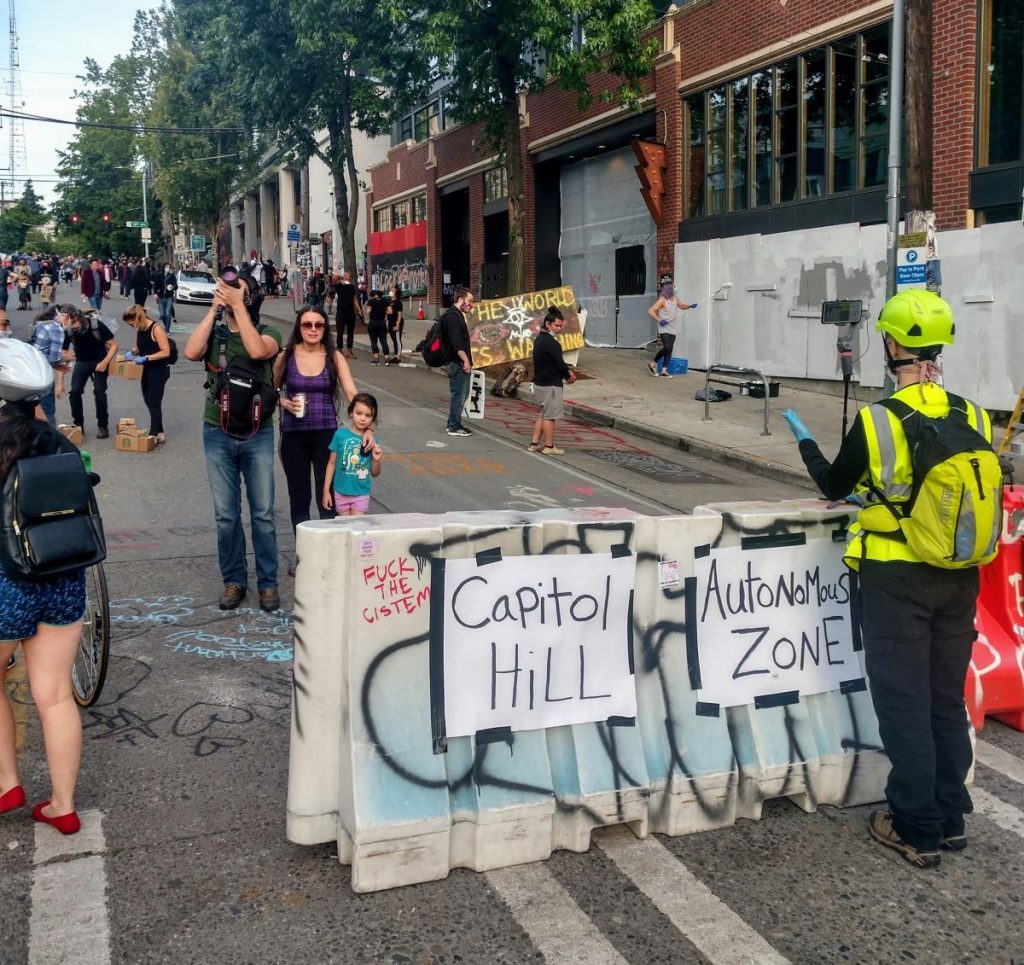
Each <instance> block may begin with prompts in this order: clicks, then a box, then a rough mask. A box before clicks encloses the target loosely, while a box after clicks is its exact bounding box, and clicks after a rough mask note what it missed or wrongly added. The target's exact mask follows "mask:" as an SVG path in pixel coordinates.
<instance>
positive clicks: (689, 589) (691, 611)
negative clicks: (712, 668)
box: [683, 576, 700, 690]
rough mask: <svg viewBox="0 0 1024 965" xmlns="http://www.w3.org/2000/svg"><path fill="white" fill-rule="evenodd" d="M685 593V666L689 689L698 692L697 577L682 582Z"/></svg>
mask: <svg viewBox="0 0 1024 965" xmlns="http://www.w3.org/2000/svg"><path fill="white" fill-rule="evenodd" d="M683 587H684V589H685V591H686V607H685V611H684V612H685V614H686V616H685V619H686V665H687V667H688V668H689V671H690V688H691V689H692V690H700V650H698V649H697V577H695V576H688V577H687V578H686V579H685V580H684V581H683Z"/></svg>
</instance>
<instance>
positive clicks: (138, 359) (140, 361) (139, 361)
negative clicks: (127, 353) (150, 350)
mask: <svg viewBox="0 0 1024 965" xmlns="http://www.w3.org/2000/svg"><path fill="white" fill-rule="evenodd" d="M132 361H133V362H134V363H135V364H136V365H145V364H146V362H147V361H148V359H147V358H146V356H145V355H136V356H135V357H134V358H133V359H132Z"/></svg>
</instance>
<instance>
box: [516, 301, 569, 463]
mask: <svg viewBox="0 0 1024 965" xmlns="http://www.w3.org/2000/svg"><path fill="white" fill-rule="evenodd" d="M563 328H565V318H564V317H563V316H562V313H561V311H560V310H559V309H557V308H553V307H552V308H549V309H548V311H547V314H546V315H545V316H544V327H543V328H542V329H541V330H540V331H539V332H538V333H537V337H536V338H535V339H534V340H533V395H534V398H535V399H536V400H537V402H538V403H539V404H540V415H539V416H537V421H536V422H534V424H533V436H532V437H531V439H530V444H529V445H528V446H527V447H526V448H527V449H528V450H529V451H530V452H537V451H540V452H542V453H543V454H544V455H545V456H564V455H565V450H564V449H559V448H558V447H557V446H556V445H555V421H556V420H557V419H561V418H562V384H563V383H568V384H569V385H572V383H573V382H575V381H576V373H575V372H574V371H573V370H572V369H570V368H569V366H568V365H566V364H565V359H564V358H562V346H561V345H559V344H558V339H556V338H555V336H556V335H557V334H558V333H559V332H561V331H562V329H563Z"/></svg>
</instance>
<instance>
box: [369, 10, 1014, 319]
mask: <svg viewBox="0 0 1024 965" xmlns="http://www.w3.org/2000/svg"><path fill="white" fill-rule="evenodd" d="M932 7H933V63H932V64H931V71H930V73H931V77H932V82H933V97H934V111H933V137H934V145H935V147H934V155H933V177H934V206H935V209H936V213H937V219H938V226H939V228H940V229H952V228H964V227H973V226H974V225H975V223H982V222H984V221H985V220H1007V218H1008V214H1009V213H1012V212H1011V209H1010V207H1009V205H1010V203H1011V201H1013V199H1014V191H1016V194H1015V199H1016V202H1017V203H1018V204H1019V201H1020V196H1021V191H1020V187H1021V186H1024V157H1020V158H1017V159H1016V161H1013V160H1011V162H1010V163H1008V164H1007V163H1005V162H1003V163H1001V164H998V165H991V166H985V165H983V164H982V163H980V161H979V146H978V141H979V137H981V134H980V127H981V122H980V121H979V116H980V114H979V111H980V110H981V108H980V107H979V101H980V100H981V99H982V98H983V97H986V96H987V97H989V98H991V97H993V96H995V95H993V94H992V93H991V92H989V93H988V94H986V93H985V90H986V89H985V88H984V86H983V85H982V84H981V83H980V82H979V73H980V72H979V49H980V50H981V56H982V57H983V58H986V57H988V54H987V50H988V48H986V47H985V43H986V40H985V38H986V36H987V35H988V34H990V33H991V32H992V28H991V22H992V21H991V18H993V17H996V18H999V17H1004V18H1005V17H1011V18H1012V16H1013V15H1014V14H1015V11H1016V8H1017V7H1022V8H1024V0H981V3H980V4H979V3H978V2H977V0H933V4H932ZM1022 12H1024V9H1022ZM891 18H892V3H891V0H871V2H865V0H827V2H817V3H806V2H800V0H788V2H787V0H745V2H744V3H735V2H734V0H693V2H690V3H687V4H685V5H682V6H680V7H679V9H678V10H673V11H671V12H670V13H668V14H667V15H666V16H665V17H664V18H662V19H661V20H660V21H658V23H657V24H654V25H652V27H651V35H652V36H653V37H655V38H657V39H658V41H659V43H660V45H661V53H660V55H659V56H658V58H657V60H656V62H655V64H654V67H653V69H652V71H651V72H650V74H649V75H648V77H647V79H646V82H645V86H644V92H643V97H642V100H641V107H640V109H639V111H636V112H633V113H628V112H626V111H625V110H623V109H622V108H620V107H617V106H615V101H614V100H613V101H611V102H603V101H602V100H601V99H600V97H598V98H596V99H595V101H594V104H593V106H592V107H590V108H589V109H588V110H585V111H582V112H581V111H579V110H578V108H577V101H576V95H574V94H571V93H568V92H565V91H563V90H561V89H560V88H559V87H558V85H557V84H556V83H549V84H548V85H547V86H546V87H545V88H544V89H543V90H542V91H540V92H539V93H536V94H532V95H530V96H528V97H524V98H523V105H522V125H521V129H520V138H521V146H522V152H523V157H524V164H525V172H524V173H525V192H526V194H525V207H526V212H527V218H526V263H527V264H526V274H527V289H528V290H531V289H535V288H543V287H547V286H550V285H555V284H559V283H561V282H562V281H563V276H564V274H565V261H566V257H567V251H568V249H569V248H570V247H571V245H567V242H566V237H567V236H566V230H567V227H566V226H567V222H568V221H569V220H571V219H572V218H573V217H579V218H583V223H584V224H585V225H586V226H587V227H588V230H590V236H591V237H594V236H595V231H594V230H593V226H594V225H595V224H596V223H597V220H596V217H595V218H591V219H590V221H589V222H588V221H587V220H586V219H587V214H586V210H585V209H586V206H587V205H592V204H596V203H598V202H600V201H601V200H602V199H601V197H600V196H601V194H602V186H603V185H610V184H612V183H614V184H615V185H616V186H617V190H625V189H626V188H625V186H626V184H627V181H625V180H623V179H622V176H621V170H622V167H623V163H624V159H625V155H624V154H622V153H620V154H618V155H616V154H615V152H617V151H618V152H622V151H623V150H624V149H625V148H627V147H628V146H629V143H630V140H631V138H633V137H641V138H647V139H656V140H658V141H660V142H662V143H664V144H665V145H666V149H667V180H666V196H665V198H664V211H665V217H664V219H663V223H662V224H661V225H660V226H655V225H654V224H653V221H652V222H650V226H649V228H650V232H649V233H650V239H649V240H643V239H642V241H643V244H645V245H648V247H647V248H646V249H645V250H646V252H647V257H646V260H645V261H644V265H645V270H646V278H647V282H646V284H647V287H648V289H649V290H653V287H652V285H653V282H652V281H651V279H652V278H654V277H655V275H656V273H658V272H660V271H662V270H666V269H668V270H671V267H672V265H673V251H674V248H675V245H676V244H677V243H679V242H681V241H695V240H702V239H709V238H715V237H725V236H730V235H742V234H758V233H760V234H769V233H772V232H776V231H787V230H794V229H801V228H813V227H820V226H823V225H830V224H843V223H851V222H859V223H862V224H870V223H878V222H881V221H884V219H885V206H884V193H885V177H884V167H885V155H886V139H885V127H886V125H887V114H886V112H887V103H886V97H887V93H888V86H887V85H888V76H887V69H888V67H887V65H888V62H889V56H888V53H887V51H888V46H887V45H888V42H889V33H890V28H891ZM1000 22H1001V21H1000ZM986 31H987V32H988V33H986ZM995 56H996V55H995V54H993V55H992V58H990V59H994V58H995ZM999 56H1009V58H1010V60H1011V61H1013V56H1015V55H1014V54H1013V51H1012V50H1011V52H1010V54H1009V55H1006V54H1005V53H1000V54H999ZM914 69H916V67H915V68H914ZM618 83H619V82H618V80H617V79H616V78H615V77H614V76H611V75H596V76H595V77H593V78H592V90H593V91H594V92H595V93H596V94H600V93H601V92H602V91H611V92H614V91H615V90H616V89H617V87H618ZM1000 103H1002V102H1000ZM414 130H415V131H416V136H420V134H419V125H416V126H415V127H414V125H412V124H411V123H410V124H407V125H406V126H405V127H404V128H402V131H403V132H406V133H411V132H413V131H414ZM794 132H795V133H794ZM424 134H425V136H424V139H423V140H420V141H418V142H417V141H416V140H414V139H412V138H410V139H407V140H402V141H400V142H399V143H396V144H395V146H394V147H392V149H391V151H390V152H389V153H388V156H387V159H386V161H384V162H383V163H381V164H378V165H376V166H375V167H373V168H372V169H371V170H370V179H371V182H372V184H371V185H370V189H369V190H368V192H367V199H366V200H367V217H368V221H369V225H370V230H371V231H374V230H377V229H378V228H381V229H385V230H394V228H395V227H397V225H393V224H392V219H393V218H395V219H399V220H401V219H403V218H405V217H407V216H408V215H407V214H405V213H399V212H398V211H395V212H393V211H391V210H390V209H392V208H393V207H394V206H395V205H396V204H397V205H398V208H399V209H402V210H403V211H404V207H405V206H404V202H406V201H410V204H409V205H408V209H409V212H411V213H412V214H413V215H414V214H415V211H414V209H417V210H418V211H419V212H420V214H421V215H425V219H426V222H427V243H426V250H425V254H424V257H425V264H424V265H423V269H424V274H425V277H426V279H427V284H428V291H427V294H426V300H427V301H428V303H429V304H430V306H431V308H432V309H433V308H435V307H436V306H437V305H438V304H439V303H440V302H441V298H442V290H443V288H444V286H445V285H452V286H454V285H455V284H458V283H468V284H469V285H470V286H471V287H473V288H474V289H475V290H476V291H477V292H478V293H482V294H484V295H486V294H487V293H488V292H487V289H488V288H490V289H492V291H491V292H490V293H491V294H494V293H496V290H497V288H500V284H501V278H500V263H501V257H500V256H501V254H502V252H501V251H500V243H501V223H500V219H501V208H502V202H501V198H500V197H494V191H495V190H500V183H499V181H500V178H499V177H497V176H496V175H495V174H494V173H493V171H494V169H495V167H496V165H497V159H496V158H495V157H494V156H493V155H489V154H488V153H487V152H486V151H485V150H484V147H483V144H482V142H481V139H480V132H479V130H478V129H477V128H474V127H461V126H455V125H451V126H447V127H445V128H443V129H434V128H430V127H428V128H426V129H425V130H424ZM396 139H397V138H396ZM1022 153H1024V152H1022ZM602 157H606V158H607V163H606V164H604V165H603V166H602V165H601V164H593V165H591V166H590V167H587V166H586V162H599V161H600V160H601V159H602ZM581 164H582V165H584V167H583V168H582V169H581V171H582V173H581V174H580V176H579V177H578V178H577V181H579V180H580V178H582V180H583V183H584V188H583V189H582V190H583V191H584V192H585V194H584V200H583V201H582V202H580V204H582V205H583V209H584V210H583V213H582V214H580V212H579V211H574V212H569V213H568V214H567V209H566V204H567V198H568V196H569V193H570V190H571V189H570V185H569V175H570V174H572V173H573V166H574V165H581ZM588 177H589V178H590V183H587V178H588ZM602 179H604V180H602ZM613 179H614V181H613ZM1015 179H1016V180H1015ZM574 183H575V182H574ZM1015 184H1016V185H1017V187H1016V188H1014V185H1015ZM629 190H632V191H635V193H636V196H637V197H639V191H640V184H639V182H638V181H637V180H636V179H635V177H634V178H633V182H632V186H631V188H630V189H629ZM416 198H421V199H422V200H420V201H417V202H416V203H415V204H413V203H412V201H413V199H416ZM573 203H575V202H573ZM630 204H632V201H630ZM417 206H418V208H417ZM385 214H386V215H387V217H384V215H385ZM629 216H630V217H631V218H634V220H635V218H636V217H637V216H636V212H635V210H634V209H633V208H630V215H629ZM613 220H614V219H613ZM453 221H454V222H458V223H457V224H453ZM506 230H507V229H506ZM606 234H608V235H609V236H610V237H609V238H604V236H603V235H602V241H601V244H602V245H604V246H606V247H608V248H609V249H610V248H613V247H614V245H615V244H616V240H615V239H616V236H615V234H614V232H613V231H611V230H608V231H607V232H606ZM640 234H641V235H642V234H643V232H642V231H640ZM622 244H625V242H622ZM631 244H633V246H634V247H640V243H639V242H636V241H635V239H634V241H633V242H631ZM638 257H640V256H639V255H638ZM652 260H653V262H654V264H650V263H649V262H650V261H652ZM370 262H371V270H372V265H373V263H374V242H373V238H372V236H371V244H370ZM620 262H623V260H622V259H618V258H617V259H616V262H615V264H616V269H615V271H616V273H619V272H620V271H621V270H625V269H623V266H622V264H620ZM608 264H609V265H610V264H611V262H610V261H609V262H608ZM609 270H610V269H609ZM596 277H597V276H596V275H595V274H591V275H590V276H589V281H587V280H584V281H582V282H581V281H579V279H580V278H583V279H586V278H587V276H586V275H585V274H584V275H580V274H577V284H590V286H591V294H596V287H600V286H601V285H606V283H607V279H604V280H602V279H600V278H599V277H597V280H596V281H595V278H596ZM620 283H621V281H616V284H617V285H618V284H620ZM595 286H596V287H595ZM606 287H607V285H606ZM499 293H500V292H499Z"/></svg>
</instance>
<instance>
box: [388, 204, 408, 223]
mask: <svg viewBox="0 0 1024 965" xmlns="http://www.w3.org/2000/svg"><path fill="white" fill-rule="evenodd" d="M411 216H412V202H411V201H408V200H406V201H397V202H396V203H395V204H393V205H391V227H392V228H404V227H405V226H406V225H407V224H408V223H409V220H410V217H411Z"/></svg>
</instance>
